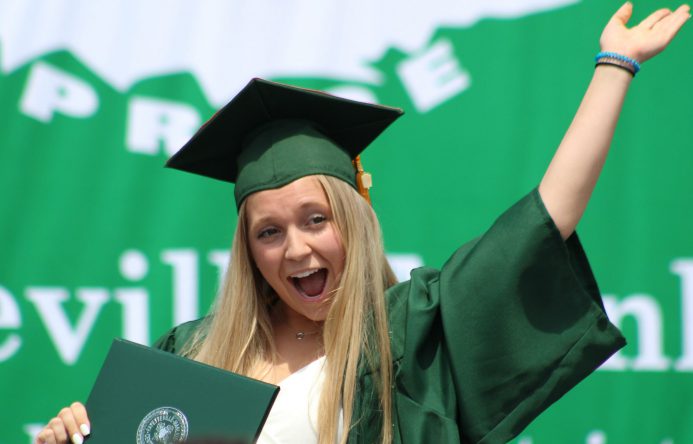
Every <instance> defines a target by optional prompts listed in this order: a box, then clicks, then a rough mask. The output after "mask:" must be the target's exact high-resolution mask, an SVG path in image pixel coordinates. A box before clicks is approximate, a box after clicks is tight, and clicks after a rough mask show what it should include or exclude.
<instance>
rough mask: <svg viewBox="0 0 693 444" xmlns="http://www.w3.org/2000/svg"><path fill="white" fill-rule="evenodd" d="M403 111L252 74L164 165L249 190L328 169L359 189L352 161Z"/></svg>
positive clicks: (240, 194)
mask: <svg viewBox="0 0 693 444" xmlns="http://www.w3.org/2000/svg"><path fill="white" fill-rule="evenodd" d="M402 114H403V111H402V110H401V109H399V108H391V107H387V106H382V105H374V104H369V103H363V102H357V101H353V100H348V99H344V98H340V97H335V96H332V95H329V94H326V93H323V92H319V91H314V90H309V89H304V88H298V87H295V86H289V85H284V84H280V83H275V82H270V81H267V80H262V79H253V80H251V81H250V83H248V85H246V86H245V87H244V88H243V89H242V90H241V91H240V92H239V93H238V94H237V95H236V97H234V98H233V99H232V100H231V101H230V102H229V103H228V104H227V105H226V106H224V107H223V108H222V109H221V110H219V111H218V112H217V113H216V114H215V115H214V116H212V118H211V119H209V120H208V121H207V122H206V123H205V124H204V125H203V126H202V127H201V128H200V129H199V130H198V131H197V133H195V135H194V136H193V137H192V138H191V139H190V140H189V141H188V143H186V144H185V145H184V146H183V148H181V149H180V150H179V151H178V152H177V153H176V154H174V155H173V157H171V158H170V159H169V161H168V162H167V163H166V166H167V167H170V168H175V169H179V170H183V171H188V172H191V173H195V174H200V175H202V176H207V177H212V178H214V179H219V180H223V181H227V182H232V183H235V184H236V188H235V190H234V194H235V198H236V206H237V207H240V204H241V202H243V200H244V199H245V198H246V197H247V196H248V195H249V194H251V193H254V192H256V191H261V190H266V189H272V188H279V187H281V186H284V185H286V184H288V183H290V182H292V181H294V180H296V179H298V178H300V177H303V176H307V175H311V174H326V175H330V176H334V177H337V178H339V179H342V180H344V181H345V182H347V183H349V184H351V185H352V186H353V187H354V188H357V189H358V187H357V183H356V172H357V171H356V169H355V167H354V165H353V164H352V161H353V160H354V159H355V158H356V157H357V156H358V155H359V153H361V151H363V150H364V149H365V148H366V147H367V146H368V145H369V144H370V143H371V142H372V141H373V140H375V138H377V137H378V136H379V135H380V133H382V132H383V131H384V130H385V128H387V127H388V126H389V125H390V124H391V123H392V122H393V121H395V120H396V119H397V118H398V117H399V116H401V115H402Z"/></svg>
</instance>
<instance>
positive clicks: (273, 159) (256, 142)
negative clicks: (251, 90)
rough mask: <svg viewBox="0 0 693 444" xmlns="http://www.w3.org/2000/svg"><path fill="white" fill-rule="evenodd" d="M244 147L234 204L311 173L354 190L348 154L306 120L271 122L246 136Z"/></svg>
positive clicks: (352, 170)
mask: <svg viewBox="0 0 693 444" xmlns="http://www.w3.org/2000/svg"><path fill="white" fill-rule="evenodd" d="M244 146H245V148H244V149H243V151H242V152H241V153H240V154H239V155H238V160H237V162H238V177H237V178H236V187H235V188H234V195H235V197H236V205H240V203H241V202H243V200H244V199H245V198H246V197H248V195H250V194H251V193H254V192H256V191H260V190H267V189H273V188H279V187H281V186H284V185H286V184H288V183H290V182H293V181H294V180H296V179H298V178H301V177H304V176H308V175H311V174H326V175H329V176H334V177H337V178H339V179H342V180H343V181H345V182H346V183H348V184H349V185H351V186H352V187H354V188H356V170H355V169H354V166H353V165H352V163H351V157H350V156H349V153H347V152H346V151H345V150H344V149H342V148H340V147H339V146H338V145H337V144H336V143H334V142H333V141H332V140H330V139H329V138H328V137H327V136H325V135H324V134H323V133H321V132H320V131H318V129H316V128H315V127H314V124H311V123H310V122H307V121H305V120H278V121H273V122H272V123H270V124H268V125H266V126H264V127H262V128H260V129H259V130H258V131H257V134H253V135H251V136H249V137H248V139H247V140H246V141H245V143H244Z"/></svg>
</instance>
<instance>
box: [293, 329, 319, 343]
mask: <svg viewBox="0 0 693 444" xmlns="http://www.w3.org/2000/svg"><path fill="white" fill-rule="evenodd" d="M318 333H320V330H316V331H309V332H305V331H297V332H296V339H297V340H298V341H302V340H303V339H305V337H306V336H311V335H317V334H318Z"/></svg>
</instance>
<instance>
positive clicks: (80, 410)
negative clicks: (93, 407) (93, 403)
mask: <svg viewBox="0 0 693 444" xmlns="http://www.w3.org/2000/svg"><path fill="white" fill-rule="evenodd" d="M70 409H72V414H73V415H74V416H75V421H77V425H78V426H79V431H80V432H81V433H82V435H84V436H87V435H89V433H90V431H91V430H90V429H91V426H90V423H89V417H88V416H87V409H86V408H85V407H84V405H83V404H82V403H80V402H73V403H72V405H71V406H70Z"/></svg>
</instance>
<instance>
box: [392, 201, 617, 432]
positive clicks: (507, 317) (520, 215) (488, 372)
mask: <svg viewBox="0 0 693 444" xmlns="http://www.w3.org/2000/svg"><path fill="white" fill-rule="evenodd" d="M388 298H389V301H388V303H389V305H390V322H391V327H392V348H393V357H395V363H394V369H395V386H396V388H395V396H396V403H397V407H396V408H397V412H396V415H397V417H398V423H399V425H398V427H399V430H398V431H397V432H398V434H400V435H401V436H402V438H403V442H407V441H408V439H407V438H406V437H412V436H416V435H419V436H420V438H421V439H422V441H421V442H427V438H426V436H428V439H430V438H431V436H430V433H433V434H435V435H437V438H436V439H437V440H438V441H435V442H465V443H500V442H507V441H508V440H510V439H512V438H513V437H515V436H517V435H518V434H519V433H520V432H521V431H522V430H523V429H524V428H525V427H526V426H527V425H528V424H529V423H530V422H531V421H532V420H533V419H534V418H535V417H536V416H537V415H539V414H540V413H541V412H542V411H543V410H545V409H546V408H547V407H548V406H549V405H551V404H552V403H553V402H555V401H556V400H557V399H559V398H560V397H561V396H562V395H563V394H564V393H565V392H567V391H568V390H570V389H571V388H572V387H573V386H575V385H576V384H577V383H578V382H579V381H580V380H582V379H583V378H585V377H586V376H587V375H588V374H590V373H591V372H592V371H594V370H595V369H596V368H597V367H598V366H599V365H600V364H601V363H603V362H604V361H605V360H606V359H607V358H608V357H609V356H610V355H611V354H613V353H615V352H616V351H617V350H618V349H619V348H621V347H622V346H623V345H625V340H624V339H623V337H622V335H621V333H620V332H619V331H618V329H617V328H616V327H615V326H614V325H612V324H611V323H610V322H609V320H608V318H607V316H606V314H605V312H604V306H603V303H602V301H601V296H600V294H599V290H598V288H597V284H596V282H595V280H594V277H593V275H592V272H591V270H590V267H589V264H588V262H587V258H586V256H585V254H584V252H583V250H582V247H581V245H580V242H579V240H578V237H577V235H575V234H573V235H572V236H571V237H570V238H568V239H567V240H565V241H564V240H563V239H562V238H561V236H560V233H559V232H558V229H557V228H556V226H555V225H554V223H553V220H552V219H551V217H550V216H549V214H548V213H547V211H546V209H545V207H544V205H543V203H542V201H541V198H540V196H539V193H538V191H537V190H534V191H533V192H532V193H530V194H529V195H527V196H526V197H525V198H523V199H522V200H520V201H519V202H518V203H516V204H515V205H514V206H513V207H511V208H510V209H509V210H507V211H506V212H505V213H504V214H503V215H502V216H501V217H500V218H498V219H497V220H496V222H495V223H494V224H493V226H492V227H491V228H490V229H489V230H488V231H487V232H486V233H485V234H484V235H483V236H481V237H480V238H478V239H476V240H474V241H472V242H470V243H468V244H465V245H463V246H462V247H461V248H459V249H458V250H457V251H456V252H455V253H454V254H453V256H452V257H451V258H450V259H449V260H448V262H447V263H446V264H445V265H444V267H443V268H442V270H441V271H440V272H438V271H435V270H431V269H419V270H415V271H414V272H413V273H412V279H411V281H409V282H406V283H403V284H400V285H398V286H396V287H393V288H392V289H390V290H389V291H388ZM431 423H434V424H437V425H436V426H435V429H436V430H432V429H433V428H432V427H431V426H430V424H431ZM427 429H428V430H427ZM452 435H458V436H452ZM416 441H417V440H416V439H415V440H414V441H411V442H416ZM430 442H434V441H430Z"/></svg>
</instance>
